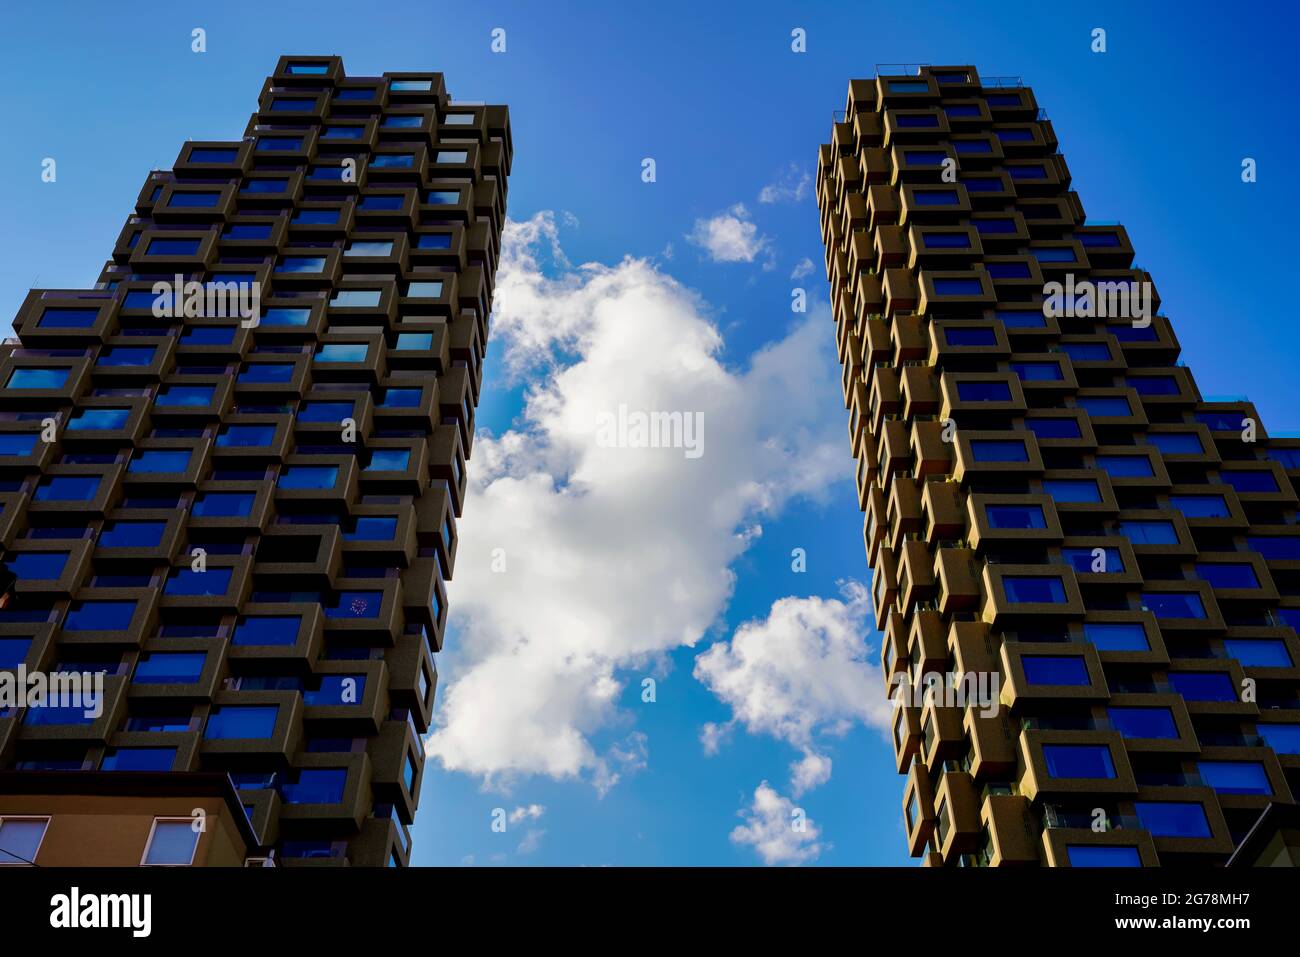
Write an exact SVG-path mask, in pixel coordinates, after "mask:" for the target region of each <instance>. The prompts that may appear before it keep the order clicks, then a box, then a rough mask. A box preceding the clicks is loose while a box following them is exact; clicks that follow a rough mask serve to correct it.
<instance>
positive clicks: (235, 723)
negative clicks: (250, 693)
mask: <svg viewBox="0 0 1300 957" xmlns="http://www.w3.org/2000/svg"><path fill="white" fill-rule="evenodd" d="M279 715H280V709H279V707H278V706H274V705H272V706H253V705H221V706H218V707H214V708H213V709H212V711H211V713H210V714H209V715H208V725H207V728H206V729H205V730H204V732H203V737H205V738H207V739H208V740H209V741H229V740H241V739H249V740H252V739H266V738H269V737H271V736H272V735H274V734H275V722H276V719H277V718H278V717H279Z"/></svg>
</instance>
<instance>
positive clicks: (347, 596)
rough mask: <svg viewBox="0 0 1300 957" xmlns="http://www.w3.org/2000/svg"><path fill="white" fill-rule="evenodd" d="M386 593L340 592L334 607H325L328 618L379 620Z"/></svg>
mask: <svg viewBox="0 0 1300 957" xmlns="http://www.w3.org/2000/svg"><path fill="white" fill-rule="evenodd" d="M383 600H384V593H383V592H378V591H343V592H339V594H338V597H337V598H336V599H335V601H334V604H333V605H328V606H326V607H325V617H326V618H378V617H379V611H380V608H381V607H382V605H383Z"/></svg>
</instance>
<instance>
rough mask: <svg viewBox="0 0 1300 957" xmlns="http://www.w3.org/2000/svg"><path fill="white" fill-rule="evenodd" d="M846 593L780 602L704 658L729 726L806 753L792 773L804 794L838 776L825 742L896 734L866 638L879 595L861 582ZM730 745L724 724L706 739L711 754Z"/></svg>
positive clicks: (702, 673) (699, 668)
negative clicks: (866, 730)
mask: <svg viewBox="0 0 1300 957" xmlns="http://www.w3.org/2000/svg"><path fill="white" fill-rule="evenodd" d="M842 590H843V597H842V600H841V599H834V598H831V599H826V598H820V597H816V596H814V597H810V598H794V597H789V598H781V599H779V600H777V601H775V602H773V604H772V607H771V609H770V611H769V612H768V615H767V617H766V618H765V619H762V620H754V621H747V622H745V623H744V624H742V625H741V626H740V627H739V628H737V629H736V631H735V633H734V634H733V635H732V636H731V639H730V640H729V641H719V642H716V643H715V644H714V645H712V646H711V647H710V648H709V649H708V650H707V651H704V652H703V653H701V654H700V655H697V656H696V658H695V677H696V678H697V679H699V680H700V682H702V683H703V684H704V685H705V686H706V687H707V688H708V689H709V690H710V691H712V692H713V693H714V694H715V695H717V697H718V698H719V699H720V700H721V701H722V702H723V703H725V704H727V705H729V706H730V707H731V709H732V718H731V721H730V722H728V723H729V724H736V723H739V724H741V725H743V726H744V728H745V730H747V731H748V732H750V733H751V734H766V735H770V736H771V737H773V738H776V739H778V740H781V741H785V742H787V743H789V744H791V745H793V746H794V747H796V748H798V749H799V750H800V751H802V752H803V757H802V759H801V760H800V761H798V762H796V763H795V764H794V765H793V766H792V768H791V772H792V774H791V786H792V788H793V789H794V793H795V794H796V795H798V794H801V793H803V792H804V791H806V790H808V789H810V788H812V787H816V786H818V785H819V784H822V783H824V782H825V781H827V780H828V779H829V778H830V771H831V761H830V758H828V757H826V756H825V755H824V754H822V753H821V751H820V750H819V748H820V744H821V742H822V741H823V740H824V739H825V737H827V736H837V735H843V734H845V733H846V732H847V731H849V729H851V728H852V727H853V726H854V725H856V724H864V725H871V726H875V727H878V728H888V726H889V720H890V706H889V703H888V701H886V700H884V699H883V698H881V697H880V696H878V695H872V694H870V693H869V689H870V688H871V687H873V685H874V684H875V683H876V682H877V681H878V680H879V676H878V675H877V673H876V667H875V664H874V661H875V654H874V650H873V648H872V647H871V645H870V644H868V642H867V640H866V634H867V632H868V631H869V630H870V627H871V626H870V623H869V615H870V611H871V604H870V602H871V599H870V595H869V594H868V593H867V590H866V588H865V587H864V586H863V585H862V584H861V583H859V582H846V583H844V584H843V585H842ZM723 737H724V734H723V731H722V730H720V729H719V728H718V727H717V726H714V727H712V728H709V729H706V730H705V731H704V732H702V740H703V741H704V744H705V749H706V751H707V750H709V748H710V746H712V747H713V749H714V750H716V749H717V747H718V744H719V742H720V741H721V740H722V738H723Z"/></svg>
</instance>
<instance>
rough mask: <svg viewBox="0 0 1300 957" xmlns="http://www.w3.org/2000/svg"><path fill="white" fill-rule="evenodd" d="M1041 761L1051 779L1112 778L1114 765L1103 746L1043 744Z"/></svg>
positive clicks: (1106, 748) (1114, 775)
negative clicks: (1044, 763)
mask: <svg viewBox="0 0 1300 957" xmlns="http://www.w3.org/2000/svg"><path fill="white" fill-rule="evenodd" d="M1043 760H1044V761H1045V762H1046V763H1047V775H1048V777H1053V778H1113V777H1116V774H1115V764H1114V761H1113V760H1112V759H1111V756H1110V748H1108V747H1106V746H1105V745H1104V744H1045V745H1043Z"/></svg>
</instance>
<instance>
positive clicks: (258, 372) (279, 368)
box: [236, 362, 294, 385]
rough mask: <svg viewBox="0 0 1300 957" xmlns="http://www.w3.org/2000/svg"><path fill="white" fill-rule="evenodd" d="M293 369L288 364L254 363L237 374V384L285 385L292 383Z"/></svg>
mask: <svg viewBox="0 0 1300 957" xmlns="http://www.w3.org/2000/svg"><path fill="white" fill-rule="evenodd" d="M293 372H294V367H293V365H291V364H289V363H278V362H255V363H253V364H251V365H249V366H248V367H247V368H245V369H244V371H243V372H241V373H239V378H238V379H237V380H236V381H237V382H239V383H241V384H242V383H248V382H253V383H257V384H259V385H285V384H287V383H289V382H292V381H293Z"/></svg>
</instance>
